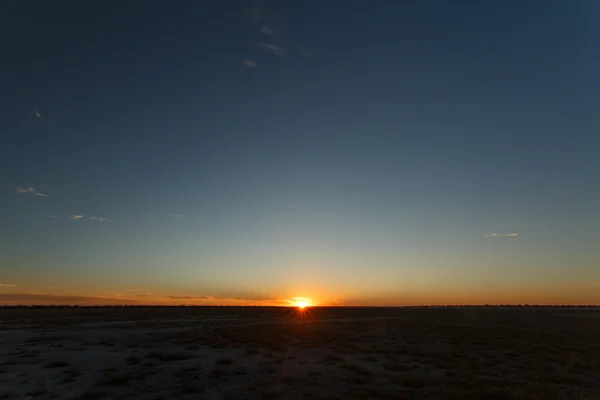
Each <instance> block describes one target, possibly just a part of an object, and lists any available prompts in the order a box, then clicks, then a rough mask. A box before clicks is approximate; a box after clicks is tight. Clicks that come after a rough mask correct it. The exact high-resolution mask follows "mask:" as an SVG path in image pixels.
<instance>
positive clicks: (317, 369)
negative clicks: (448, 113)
mask: <svg viewBox="0 0 600 400" xmlns="http://www.w3.org/2000/svg"><path fill="white" fill-rule="evenodd" d="M12 398H14V399H20V398H31V399H45V398H56V399H156V400H158V399H210V400H212V399H323V400H324V399H338V398H339V399H419V400H420V399H468V400H480V399H481V400H483V399H489V400H492V399H494V400H502V399H507V400H509V399H515V400H516V399H523V400H526V399H540V400H541V399H544V400H546V399H547V400H553V399H600V310H597V309H552V308H543V309H537V308H507V309H503V308H447V309H444V308H440V309H419V308H362V309H361V308H313V309H310V310H307V311H306V312H302V313H301V312H297V311H296V310H293V309H287V308H229V307H217V308H204V307H198V308H197V307H181V308H71V309H64V308H56V309H0V399H12Z"/></svg>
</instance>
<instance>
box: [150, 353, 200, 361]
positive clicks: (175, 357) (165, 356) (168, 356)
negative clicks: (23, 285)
mask: <svg viewBox="0 0 600 400" xmlns="http://www.w3.org/2000/svg"><path fill="white" fill-rule="evenodd" d="M146 357H147V358H155V359H157V360H160V361H165V362H170V361H182V360H189V359H190V358H192V356H191V355H190V354H189V353H184V352H169V351H151V352H149V353H148V354H147V355H146Z"/></svg>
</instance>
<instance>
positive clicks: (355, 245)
mask: <svg viewBox="0 0 600 400" xmlns="http://www.w3.org/2000/svg"><path fill="white" fill-rule="evenodd" d="M598 21H600V5H598V4H596V2H594V1H583V0H582V1H572V2H567V1H558V0H556V1H533V0H528V1H525V0H521V1H516V0H514V1H513V0H509V1H502V2H500V1H498V2H492V1H475V0H472V1H444V0H439V1H436V0H429V1H371V2H368V1H333V0H330V1H326V2H323V1H316V0H315V1H280V2H276V1H273V2H258V1H256V2H252V1H248V2H234V1H226V2H218V1H211V2H208V1H207V2H196V1H182V2H177V4H173V3H172V2H166V1H165V2H158V1H151V2H148V1H119V2H117V1H104V2H93V3H90V2H75V1H63V2H60V1H55V2H33V1H12V2H5V3H3V4H2V5H0V26H2V27H3V35H1V37H0V48H1V49H2V60H3V61H2V62H1V63H0V76H1V77H2V79H1V80H0V133H1V136H0V157H1V161H0V163H1V164H0V183H1V185H2V188H3V190H2V192H1V193H0V205H1V207H0V221H1V223H0V284H11V285H16V286H10V287H8V286H5V287H0V289H3V290H4V291H8V290H11V291H12V292H11V293H13V294H15V293H16V294H19V295H22V296H25V297H24V298H26V295H27V294H28V293H39V292H40V291H41V289H39V287H40V286H46V285H47V286H51V285H54V286H56V287H61V288H63V289H64V291H61V292H57V291H50V292H48V294H50V295H56V296H57V298H58V296H59V295H60V294H81V295H94V296H103V295H105V296H108V297H110V296H112V295H113V294H115V293H116V294H118V295H119V296H120V297H122V298H126V297H127V296H128V295H131V294H130V293H129V294H128V292H127V291H128V290H132V289H131V288H138V287H143V288H144V290H146V288H147V290H148V292H151V293H160V295H158V294H157V295H156V296H157V297H156V298H153V299H154V300H155V301H157V302H160V298H161V297H160V296H168V295H172V294H173V293H175V294H181V293H185V294H189V295H203V296H204V295H206V296H213V297H215V298H223V299H230V298H246V299H249V298H252V299H256V298H264V299H270V298H275V297H276V298H281V297H286V296H288V297H293V296H301V295H306V296H312V297H313V298H317V299H320V300H321V301H329V300H330V299H332V298H336V299H338V298H341V297H343V298H345V299H346V300H345V301H346V302H347V303H352V302H355V303H364V304H367V303H368V304H370V303H386V304H391V303H394V304H397V303H398V304H399V303H402V302H409V301H412V300H410V299H413V298H414V299H416V298H419V299H427V296H428V294H431V292H432V291H436V292H440V291H447V292H448V293H450V294H448V296H454V297H447V300H445V301H448V302H452V299H454V298H457V297H456V296H459V297H460V296H463V297H464V296H465V293H475V294H473V296H475V297H473V299H475V298H476V299H477V300H481V301H482V302H483V301H484V300H487V298H485V299H484V297H481V296H480V295H479V293H480V292H482V293H486V292H490V291H491V292H494V290H495V291H496V292H497V296H498V297H497V298H498V299H500V298H502V299H506V301H511V299H513V298H516V297H515V296H517V294H515V293H517V292H518V293H520V294H519V296H525V295H524V294H523V293H533V292H535V291H536V290H538V289H539V288H541V287H545V288H552V289H548V290H547V291H544V294H543V296H546V297H544V299H546V298H548V299H549V298H550V297H547V296H549V295H548V293H550V292H552V293H557V290H558V289H557V288H563V289H564V290H563V292H564V293H563V292H560V293H561V294H560V296H563V297H555V298H556V299H559V298H560V299H567V300H569V301H588V300H590V299H592V300H593V301H598V298H597V297H596V298H592V297H590V296H591V295H588V294H587V293H588V292H587V291H586V290H592V292H593V291H594V290H596V289H599V288H598V287H594V288H592V289H590V288H589V287H588V282H589V281H590V280H593V279H598V280H600V275H599V271H598V268H597V267H598V265H600V253H599V250H598V249H597V246H595V243H596V242H597V238H598V234H599V233H600V228H599V223H600V217H599V215H600V213H598V211H597V207H598V198H599V194H600V157H598V156H597V152H598V150H597V149H598V144H600V143H599V142H600V139H599V135H598V132H599V127H600V112H599V111H598V110H599V109H600V79H598V71H600V28H598V26H599V24H598ZM36 112H37V113H38V114H37V115H36ZM29 188H31V189H29ZM46 195H47V196H46ZM93 217H95V218H93ZM100 218H106V220H104V219H100ZM515 233H516V234H517V236H506V234H515ZM492 234H496V235H492ZM486 235H489V236H486ZM542 277H543V278H542ZM3 280H4V281H6V282H3ZM561 285H562V286H561ZM517 289H518V290H517ZM567 289H568V290H567ZM136 290H138V289H136ZM539 290H541V289H539ZM42 292H44V293H46V292H47V291H42ZM496 292H494V293H496ZM592 292H589V293H592ZM457 293H458V294H457ZM536 293H537V292H536ZM0 294H1V293H0ZM408 294H410V295H411V296H412V297H410V296H408ZM476 294H477V296H479V297H477V296H476ZM407 296H408V297H407ZM502 296H504V297H502ZM539 296H542V295H541V294H540V295H539ZM557 296H558V295H557ZM569 296H570V297H569ZM577 296H580V297H577ZM581 296H583V297H581ZM585 296H587V297H585ZM113 297H114V296H113ZM409 297H410V298H409ZM463 297H461V298H463ZM541 298H542V297H539V299H541ZM407 299H408V300H407ZM469 299H470V298H469ZM553 299H554V298H553ZM1 301H2V300H1V299H0V302H1ZM415 301H416V300H415ZM421 301H427V300H421ZM469 301H471V300H469ZM473 301H476V300H473ZM540 301H541V300H540Z"/></svg>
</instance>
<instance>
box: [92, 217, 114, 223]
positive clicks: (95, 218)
mask: <svg viewBox="0 0 600 400" xmlns="http://www.w3.org/2000/svg"><path fill="white" fill-rule="evenodd" d="M90 219H91V220H92V221H98V222H110V219H108V218H104V217H90Z"/></svg>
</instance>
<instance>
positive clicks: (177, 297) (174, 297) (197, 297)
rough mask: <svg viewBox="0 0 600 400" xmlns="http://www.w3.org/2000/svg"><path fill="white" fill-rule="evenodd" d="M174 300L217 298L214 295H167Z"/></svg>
mask: <svg viewBox="0 0 600 400" xmlns="http://www.w3.org/2000/svg"><path fill="white" fill-rule="evenodd" d="M165 297H166V298H168V299H173V300H215V298H214V297H212V296H165Z"/></svg>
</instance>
